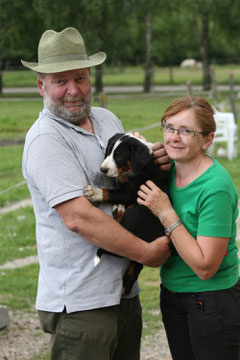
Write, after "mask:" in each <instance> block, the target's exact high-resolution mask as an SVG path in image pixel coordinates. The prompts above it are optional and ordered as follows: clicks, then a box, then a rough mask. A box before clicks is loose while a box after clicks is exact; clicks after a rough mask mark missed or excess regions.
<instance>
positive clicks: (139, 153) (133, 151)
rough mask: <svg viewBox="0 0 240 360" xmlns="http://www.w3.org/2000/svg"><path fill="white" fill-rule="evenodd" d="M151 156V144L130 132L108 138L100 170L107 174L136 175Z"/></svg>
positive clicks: (112, 175)
mask: <svg viewBox="0 0 240 360" xmlns="http://www.w3.org/2000/svg"><path fill="white" fill-rule="evenodd" d="M151 158H152V150H151V144H149V143H146V142H145V141H144V140H142V139H139V138H137V137H135V136H134V135H130V134H116V135H114V136H113V137H112V138H110V139H109V143H108V146H107V150H106V154H105V160H104V162H103V163H102V166H101V171H102V172H104V173H105V174H106V175H107V176H110V177H118V176H120V175H136V174H137V173H139V172H141V171H142V170H143V169H144V167H145V166H146V165H147V164H148V162H149V161H150V160H151Z"/></svg>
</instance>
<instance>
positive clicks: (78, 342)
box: [22, 28, 170, 360]
mask: <svg viewBox="0 0 240 360" xmlns="http://www.w3.org/2000/svg"><path fill="white" fill-rule="evenodd" d="M105 58H106V55H105V54H104V53H102V52H100V53H97V54H95V55H93V56H90V57H88V56H87V54H86V49H85V45H84V41H83V39H82V37H81V35H80V33H79V32H78V31H77V30H76V29H74V28H66V29H64V30H63V31H61V32H59V33H57V32H55V31H53V30H47V31H46V32H45V33H44V34H43V35H42V37H41V39H40V42H39V46H38V63H30V62H26V61H22V63H23V65H24V66H26V67H28V68H30V69H32V70H34V71H36V72H38V87H39V91H40V94H41V95H42V96H43V98H44V109H43V111H42V112H41V113H40V115H39V118H38V119H37V121H36V122H35V123H34V124H33V126H32V127H31V129H30V130H29V132H28V134H27V136H26V142H25V148H24V154H23V174H24V177H25V179H26V181H27V183H28V186H29V190H30V192H31V196H32V200H33V207H34V212H35V217H36V235H37V246H38V256H39V264H40V272H39V282H38V293H37V300H36V308H37V309H38V311H39V318H40V322H41V325H42V328H43V330H44V331H46V332H50V333H51V334H52V338H51V359H54V360H62V359H71V360H79V359H84V360H93V359H97V360H110V359H114V360H122V359H125V360H127V359H129V360H135V359H139V353H140V338H141V305H140V303H139V298H138V293H139V288H138V285H137V284H135V286H134V288H133V290H132V292H131V294H130V295H129V296H128V298H125V299H121V291H122V276H123V274H124V272H125V270H126V268H127V266H128V263H129V261H128V260H127V259H126V258H130V259H133V260H136V261H138V262H141V263H143V264H145V265H149V266H160V265H161V264H162V263H163V262H165V261H166V259H167V258H168V256H169V255H170V251H169V246H168V242H169V240H168V238H167V237H162V238H159V239H157V240H156V241H154V242H153V243H151V244H147V243H145V242H144V241H142V240H141V239H139V238H137V237H135V236H134V235H132V234H131V233H130V232H128V231H127V230H125V229H124V228H123V227H122V226H121V225H119V224H118V223H117V222H116V221H114V220H113V219H112V218H111V205H110V204H101V205H99V207H97V206H93V205H92V204H90V202H89V201H88V200H87V199H86V198H85V197H84V196H83V189H84V186H86V185H88V184H90V185H93V186H97V187H98V186H101V187H113V186H114V184H113V183H112V180H111V179H107V178H106V177H105V176H104V175H103V174H102V173H101V172H100V171H99V169H100V165H101V163H102V161H103V158H104V152H105V147H106V145H107V141H108V139H109V138H110V137H111V136H112V135H113V134H114V133H116V132H121V131H123V128H122V125H121V123H120V121H119V120H118V119H117V117H116V116H115V115H114V114H112V113H111V112H110V111H108V110H106V109H102V108H91V86H90V69H89V68H90V67H92V66H96V65H99V64H101V63H103V62H104V60H105ZM164 154H165V152H164V150H163V149H161V148H159V147H158V146H157V151H156V153H155V156H156V157H158V158H160V159H161V160H159V161H160V162H161V161H162V162H166V160H168V159H167V158H166V157H165V156H161V155H164ZM97 247H101V248H104V249H106V250H109V251H111V252H114V253H116V254H119V255H121V256H123V257H125V258H121V257H115V256H104V258H103V259H102V261H101V264H100V265H99V266H97V267H95V268H94V266H93V260H94V257H95V254H96V249H97Z"/></svg>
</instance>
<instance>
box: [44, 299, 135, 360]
mask: <svg viewBox="0 0 240 360" xmlns="http://www.w3.org/2000/svg"><path fill="white" fill-rule="evenodd" d="M38 313H39V319H40V323H41V326H42V329H43V331H45V332H48V333H51V360H139V359H140V343H141V332H142V309H141V304H140V301H139V297H138V296H136V297H135V298H133V299H129V300H126V299H122V301H121V304H120V305H119V306H110V307H106V308H101V309H93V310H88V311H79V312H74V313H70V314H67V313H66V311H63V312H62V313H53V312H46V311H38Z"/></svg>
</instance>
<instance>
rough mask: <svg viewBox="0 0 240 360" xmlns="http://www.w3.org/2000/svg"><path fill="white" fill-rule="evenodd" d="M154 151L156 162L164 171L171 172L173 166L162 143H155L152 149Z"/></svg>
mask: <svg viewBox="0 0 240 360" xmlns="http://www.w3.org/2000/svg"><path fill="white" fill-rule="evenodd" d="M152 150H153V158H154V159H155V162H156V163H157V164H159V165H160V167H161V169H162V170H166V171H169V170H170V169H171V167H172V164H171V162H170V157H169V156H168V155H167V153H166V150H165V148H164V146H163V144H161V143H160V142H157V143H155V144H154V145H153V147H152Z"/></svg>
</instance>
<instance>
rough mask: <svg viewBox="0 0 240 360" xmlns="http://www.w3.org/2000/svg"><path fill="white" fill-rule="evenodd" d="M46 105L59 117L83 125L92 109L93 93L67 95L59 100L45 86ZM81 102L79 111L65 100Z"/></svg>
mask: <svg viewBox="0 0 240 360" xmlns="http://www.w3.org/2000/svg"><path fill="white" fill-rule="evenodd" d="M43 97H44V105H45V106H46V107H47V108H48V109H49V110H50V111H51V112H52V113H53V114H54V115H56V116H57V117H59V118H61V119H63V120H66V121H68V122H70V123H71V124H73V125H82V124H84V123H85V122H86V120H87V118H88V116H89V113H90V110H91V93H90V91H89V94H88V95H85V96H83V95H77V96H70V95H68V96H65V97H64V98H62V99H59V100H53V99H52V98H51V97H50V96H49V95H48V93H47V91H46V89H45V88H43ZM66 101H67V102H78V103H79V102H80V103H81V108H80V109H79V110H78V111H77V112H72V111H71V110H70V109H68V108H67V107H66V106H64V102H66Z"/></svg>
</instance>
